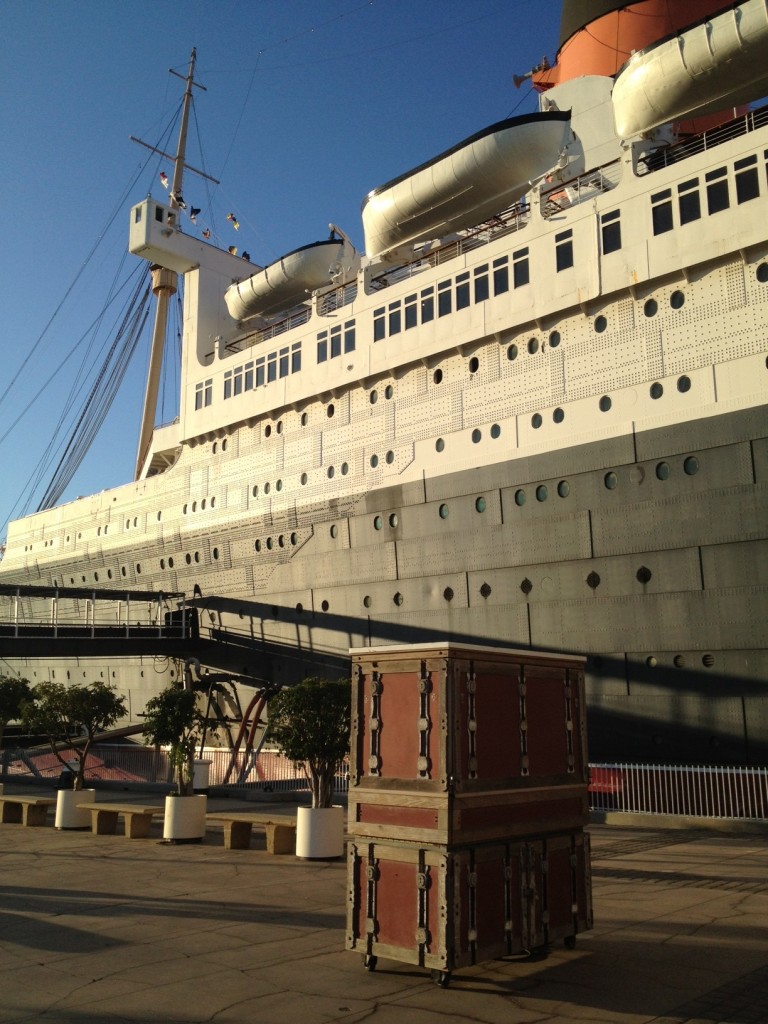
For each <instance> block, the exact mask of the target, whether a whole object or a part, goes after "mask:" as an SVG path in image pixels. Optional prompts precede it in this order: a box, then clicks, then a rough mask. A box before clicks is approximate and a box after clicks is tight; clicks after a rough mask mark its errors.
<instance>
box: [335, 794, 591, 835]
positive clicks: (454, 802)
mask: <svg viewBox="0 0 768 1024" xmlns="http://www.w3.org/2000/svg"><path fill="white" fill-rule="evenodd" d="M588 820H589V800H588V793H587V785H586V783H585V782H582V781H580V780H578V781H576V780H574V781H573V782H572V783H571V784H568V783H565V784H562V785H559V786H518V787H516V788H508V789H491V790H486V791H485V792H466V791H464V792H459V793H455V794H454V793H424V792H414V791H413V789H405V788H403V789H393V788H389V787H386V788H385V787H383V786H382V787H380V788H378V789H373V788H371V787H356V788H354V789H350V792H349V812H348V819H347V830H348V833H349V835H350V836H352V837H370V838H373V839H377V840H386V839H406V840H408V841H409V842H415V843H422V844H440V845H445V846H453V845H456V844H464V845H466V844H468V843H469V844H476V843H483V842H490V841H493V840H506V839H514V838H518V837H524V836H530V835H536V836H544V835H548V834H551V833H556V832H563V831H572V830H574V829H580V828H583V827H584V826H585V825H586V824H587V822H588Z"/></svg>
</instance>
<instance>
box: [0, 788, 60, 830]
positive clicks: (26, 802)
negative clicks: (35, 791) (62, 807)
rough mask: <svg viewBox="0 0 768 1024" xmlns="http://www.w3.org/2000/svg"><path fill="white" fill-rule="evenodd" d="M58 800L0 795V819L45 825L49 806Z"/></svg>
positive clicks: (31, 824)
mask: <svg viewBox="0 0 768 1024" xmlns="http://www.w3.org/2000/svg"><path fill="white" fill-rule="evenodd" d="M55 805H56V801H55V800H53V799H51V798H50V797H39V796H6V795H5V794H2V795H0V820H2V822H3V824H4V825H5V824H9V823H10V824H16V825H30V826H35V825H45V823H46V821H47V819H48V808H49V807H54V806H55Z"/></svg>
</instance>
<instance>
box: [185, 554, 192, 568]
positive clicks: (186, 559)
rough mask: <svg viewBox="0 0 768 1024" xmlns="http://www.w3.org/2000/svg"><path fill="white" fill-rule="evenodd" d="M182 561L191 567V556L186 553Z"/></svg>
mask: <svg viewBox="0 0 768 1024" xmlns="http://www.w3.org/2000/svg"><path fill="white" fill-rule="evenodd" d="M184 561H185V562H186V563H187V565H192V555H190V553H189V552H187V553H186V555H184Z"/></svg>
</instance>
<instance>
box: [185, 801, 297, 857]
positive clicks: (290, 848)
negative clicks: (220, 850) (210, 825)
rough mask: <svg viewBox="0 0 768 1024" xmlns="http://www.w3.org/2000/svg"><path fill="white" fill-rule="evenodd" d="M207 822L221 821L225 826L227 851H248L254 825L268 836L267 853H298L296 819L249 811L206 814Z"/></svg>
mask: <svg viewBox="0 0 768 1024" xmlns="http://www.w3.org/2000/svg"><path fill="white" fill-rule="evenodd" d="M205 819H206V821H220V822H222V823H223V825H224V847H225V849H227V850H247V849H248V847H249V846H250V845H251V831H252V829H253V826H254V825H257V826H259V827H260V828H263V829H264V831H265V832H266V835H267V853H295V852H296V819H295V818H287V817H286V818H283V817H282V816H280V815H274V814H273V815H270V814H251V813H250V812H248V811H240V812H232V813H227V812H226V811H221V812H218V813H216V812H213V813H211V814H206V816H205Z"/></svg>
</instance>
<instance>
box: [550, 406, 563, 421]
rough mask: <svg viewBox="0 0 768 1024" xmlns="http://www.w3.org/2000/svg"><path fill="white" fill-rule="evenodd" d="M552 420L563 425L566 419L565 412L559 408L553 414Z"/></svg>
mask: <svg viewBox="0 0 768 1024" xmlns="http://www.w3.org/2000/svg"><path fill="white" fill-rule="evenodd" d="M552 419H553V420H554V421H555V423H562V422H563V420H564V419H565V410H564V409H561V408H560V407H559V406H558V408H557V409H555V411H554V412H553V413H552Z"/></svg>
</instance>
